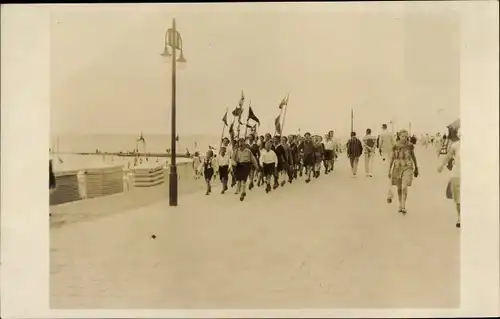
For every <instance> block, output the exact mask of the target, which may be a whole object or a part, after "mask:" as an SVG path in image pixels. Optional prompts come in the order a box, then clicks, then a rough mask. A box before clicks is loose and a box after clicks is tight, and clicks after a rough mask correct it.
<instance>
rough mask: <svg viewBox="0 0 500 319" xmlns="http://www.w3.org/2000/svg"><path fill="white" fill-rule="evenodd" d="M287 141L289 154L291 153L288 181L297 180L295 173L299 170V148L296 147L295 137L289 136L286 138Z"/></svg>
mask: <svg viewBox="0 0 500 319" xmlns="http://www.w3.org/2000/svg"><path fill="white" fill-rule="evenodd" d="M288 140H289V142H290V152H291V157H292V160H291V167H290V170H289V172H290V180H292V179H297V171H298V168H299V165H298V164H299V148H298V145H297V139H296V136H294V135H290V136H289V137H288Z"/></svg>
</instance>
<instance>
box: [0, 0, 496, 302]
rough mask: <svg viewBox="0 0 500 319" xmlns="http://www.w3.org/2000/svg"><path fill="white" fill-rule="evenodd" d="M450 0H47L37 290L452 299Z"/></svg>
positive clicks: (459, 101) (454, 151)
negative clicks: (444, 1)
mask: <svg viewBox="0 0 500 319" xmlns="http://www.w3.org/2000/svg"><path fill="white" fill-rule="evenodd" d="M430 4H432V2H429V5H430ZM449 4H450V7H449V8H448V7H447V6H446V5H442V6H440V7H439V8H438V9H435V10H433V9H431V7H430V6H429V7H426V5H425V3H420V5H413V4H412V3H409V2H394V3H384V2H373V3H372V2H330V3H329V2H321V3H198V4H188V3H169V4H74V5H51V6H47V7H45V10H46V12H47V14H48V15H47V17H48V19H49V22H48V29H47V30H48V31H47V32H48V35H47V39H49V40H50V41H49V42H48V44H47V45H48V46H49V51H50V53H49V64H48V65H47V70H48V71H49V72H48V75H49V77H48V78H47V81H48V83H49V84H48V88H49V91H48V101H49V113H47V118H48V119H49V124H48V127H49V138H48V143H49V145H48V148H46V151H48V154H47V158H48V164H49V174H48V177H49V178H48V179H49V187H48V201H47V202H46V203H47V206H48V208H43V209H42V210H40V212H39V213H38V214H40V213H43V214H45V213H44V212H45V211H47V213H46V214H47V216H46V217H43V218H47V219H48V225H47V226H45V225H42V226H39V227H48V234H49V239H48V245H49V247H48V248H49V249H48V251H49V253H48V254H49V262H48V269H49V277H48V289H49V291H48V303H49V305H48V307H49V308H50V309H54V310H75V309H80V310H84V309H87V310H89V309H94V310H96V309H101V310H104V309H171V310H174V309H185V310H202V309H261V310H262V309H264V310H265V309H268V310H270V309H285V310H286V309H288V310H293V309H394V310H396V309H402V308H403V309H456V310H458V309H460V308H461V307H462V306H463V304H462V301H461V300H462V297H461V296H462V295H463V291H462V289H463V287H462V284H463V282H462V279H461V278H462V277H461V276H462V274H463V272H464V271H465V270H464V268H463V267H462V266H461V262H462V261H463V260H462V258H464V257H463V253H462V252H463V247H462V246H461V242H463V241H464V238H463V237H462V236H463V232H464V231H466V230H467V227H468V223H469V222H468V219H467V218H465V217H464V220H463V221H462V218H461V217H462V214H461V212H462V211H463V209H462V207H461V198H462V199H463V198H464V196H465V195H464V191H462V192H461V175H462V174H463V173H461V172H463V168H461V167H462V165H461V141H462V122H463V121H466V120H467V119H464V117H467V116H465V115H464V111H463V108H464V105H463V94H464V93H463V89H462V88H463V86H464V80H463V72H464V69H463V68H462V66H461V65H462V62H461V59H462V58H463V53H462V52H463V47H464V42H463V40H462V38H463V26H462V22H461V21H462V18H461V15H460V14H459V12H458V9H454V8H453V7H451V4H452V2H449ZM497 16H498V15H497ZM497 19H498V18H497ZM497 21H498V20H497ZM497 23H498V22H497ZM497 41H498V40H497ZM496 67H497V68H498V64H496ZM496 72H498V70H497V71H496ZM469 81H470V80H469ZM2 104H3V103H2ZM468 107H470V105H469V106H468ZM2 109H3V105H2ZM2 111H3V110H2ZM497 112H498V109H497ZM495 121H497V119H495ZM492 123H493V122H492ZM496 123H498V122H496ZM464 125H466V124H464ZM469 125H470V124H469ZM496 125H498V124H496ZM464 132H466V133H464V138H465V140H466V141H467V139H468V136H467V135H468V132H469V131H464ZM42 134H44V133H42ZM2 135H3V134H2ZM485 138H486V137H485ZM495 138H497V137H495ZM470 140H472V138H471V137H470V136H469V141H470ZM2 144H4V141H2ZM44 146H45V144H41V145H40V147H39V148H43V147H44ZM466 147H467V146H466ZM2 152H3V150H2ZM496 156H497V158H496V161H497V163H498V154H497V155H496ZM466 161H469V162H470V161H474V159H473V158H470V157H469V158H468V159H466ZM45 163H46V162H45ZM476 163H479V162H476ZM45 165H46V164H45ZM467 165H468V168H470V166H471V164H467ZM474 165H475V167H476V168H477V167H478V166H477V164H474ZM3 169H4V168H3V167H2V175H3V174H4V171H3ZM493 173H494V172H493ZM497 175H498V174H497ZM495 178H497V177H495ZM497 181H498V180H497ZM44 183H46V182H44ZM471 185H472V184H471ZM497 186H498V185H497ZM497 186H496V187H497ZM2 188H4V187H3V185H2ZM468 189H470V188H468ZM471 194H472V193H471ZM467 196H468V195H467ZM474 196H476V195H474ZM2 197H3V196H2ZM2 201H3V199H2ZM496 205H497V207H498V201H497V202H496ZM469 207H470V206H469ZM475 213H478V214H479V213H480V211H479V210H478V211H476V212H475ZM464 214H465V215H470V214H471V213H470V212H468V210H465V211H464ZM497 217H498V216H497ZM496 225H497V227H498V223H497V224H496ZM497 240H498V238H497ZM476 249H480V248H479V247H476ZM492 257H493V256H492ZM495 258H497V259H498V255H497V256H496V257H495ZM496 265H498V261H497V264H496ZM45 302H46V301H45Z"/></svg>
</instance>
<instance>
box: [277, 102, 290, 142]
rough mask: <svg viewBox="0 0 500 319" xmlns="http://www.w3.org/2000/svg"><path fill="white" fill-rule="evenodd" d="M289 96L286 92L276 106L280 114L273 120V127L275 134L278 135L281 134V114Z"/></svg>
mask: <svg viewBox="0 0 500 319" xmlns="http://www.w3.org/2000/svg"><path fill="white" fill-rule="evenodd" d="M289 98H290V94H288V95H287V96H286V97H284V98H283V99H282V100H281V102H280V105H279V106H278V107H279V109H280V114H279V115H278V117H276V119H275V120H274V129H275V131H276V134H278V135H281V133H282V132H283V125H281V115H282V114H283V108H285V107H287V106H288V99H289Z"/></svg>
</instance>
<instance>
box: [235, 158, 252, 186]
mask: <svg viewBox="0 0 500 319" xmlns="http://www.w3.org/2000/svg"><path fill="white" fill-rule="evenodd" d="M251 168H252V165H251V164H250V163H238V165H236V169H235V172H234V175H235V177H236V180H237V181H238V182H240V181H241V182H246V181H247V179H248V175H250V170H251Z"/></svg>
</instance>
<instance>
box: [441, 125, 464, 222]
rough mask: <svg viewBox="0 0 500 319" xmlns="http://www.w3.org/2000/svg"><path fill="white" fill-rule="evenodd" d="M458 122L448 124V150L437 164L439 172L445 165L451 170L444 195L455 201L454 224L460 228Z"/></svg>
mask: <svg viewBox="0 0 500 319" xmlns="http://www.w3.org/2000/svg"><path fill="white" fill-rule="evenodd" d="M459 128H460V122H459V121H457V122H455V123H453V124H450V125H449V126H448V140H449V141H450V142H451V145H450V147H449V150H448V152H447V154H446V155H445V156H443V159H442V161H441V162H440V164H439V166H438V172H439V173H441V172H442V171H443V168H444V167H445V166H447V167H448V169H449V170H451V171H452V176H451V178H450V180H449V182H448V186H447V187H446V193H447V194H446V195H447V197H448V198H449V199H453V201H454V202H455V208H456V210H457V214H458V220H457V223H456V224H455V226H456V227H457V228H460V134H459Z"/></svg>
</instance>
